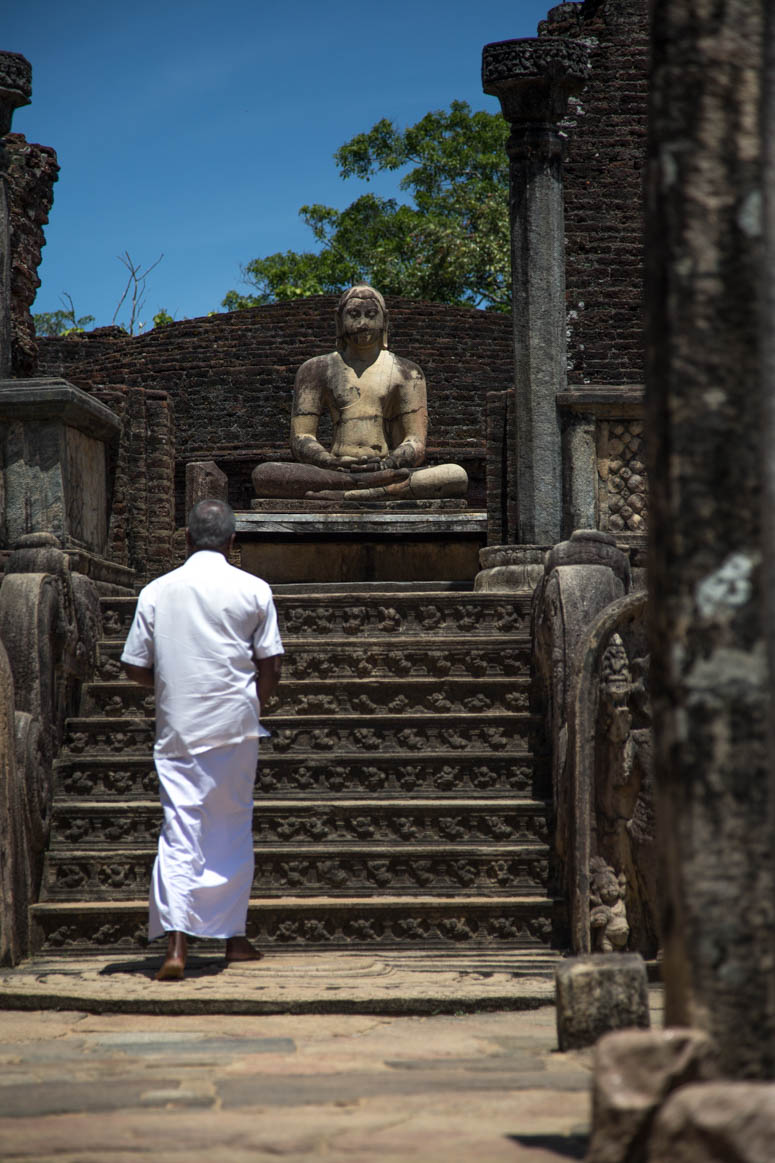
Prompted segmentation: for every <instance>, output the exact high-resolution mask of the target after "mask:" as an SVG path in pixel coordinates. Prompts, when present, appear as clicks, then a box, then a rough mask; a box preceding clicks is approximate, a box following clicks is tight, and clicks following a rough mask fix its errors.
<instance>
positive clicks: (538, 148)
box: [482, 39, 589, 547]
mask: <svg viewBox="0 0 775 1163" xmlns="http://www.w3.org/2000/svg"><path fill="white" fill-rule="evenodd" d="M588 72H589V50H588V47H587V45H586V44H585V43H584V42H583V41H571V40H560V39H557V40H554V39H551V40H550V39H546V40H543V39H542V40H538V39H526V40H507V41H501V42H499V43H496V44H488V45H485V47H484V50H483V54H482V87H483V89H484V91H485V93H490V94H492V95H493V96H496V97H498V99H499V100H500V103H501V108H502V110H503V115H504V117H505V118H506V120H507V121H508V122H509V124H510V126H511V135H510V137H509V139H508V143H507V150H508V155H509V162H510V170H509V172H510V191H511V192H510V200H509V207H510V209H509V216H510V223H511V277H512V295H513V307H512V310H513V320H514V355H515V370H514V385H515V397H516V399H515V421H516V466H517V467H516V472H517V506H518V540H519V542H520V543H521V544H534V545H545V546H547V547H548V546H550V545H554V543H555V542H556V541H559V539H560V537H561V532H562V530H561V525H562V451H561V440H560V424H559V418H558V413H557V405H556V396H557V393H558V392H559V391H561V390H562V389H563V388H564V387H565V383H566V310H565V250H564V215H563V189H562V153H563V141H562V137H561V135H560V131H559V122H560V120H561V119H562V117H563V116H564V114H565V111H566V107H567V102H568V97H569V96H570V95H571V94H572V93H575V92H578V91H579V90H580V89H581V88H582V86H583V84H584V81H585V79H586V77H587V75H588Z"/></svg>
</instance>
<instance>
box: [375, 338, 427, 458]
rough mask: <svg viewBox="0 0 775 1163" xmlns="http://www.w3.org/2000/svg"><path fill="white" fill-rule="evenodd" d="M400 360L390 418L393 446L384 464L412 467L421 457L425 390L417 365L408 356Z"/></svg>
mask: <svg viewBox="0 0 775 1163" xmlns="http://www.w3.org/2000/svg"><path fill="white" fill-rule="evenodd" d="M402 364H403V366H402V367H401V369H400V371H401V378H400V381H399V383H398V384H397V387H396V391H395V395H394V400H393V409H392V416H391V419H390V434H391V443H392V444H393V449H392V452H391V453H390V456H388V457H387V458H386V462H385V465H386V467H390V468H416V467H417V466H418V465H421V464H422V463H423V461H424V460H425V443H426V440H427V436H428V394H427V390H426V387H425V376H424V375H423V374H422V372H421V371H420V369H419V368H418V367H417V365H416V364H414V363H410V362H409V361H408V360H404V361H402Z"/></svg>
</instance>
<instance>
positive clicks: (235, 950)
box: [226, 937, 264, 964]
mask: <svg viewBox="0 0 775 1163" xmlns="http://www.w3.org/2000/svg"><path fill="white" fill-rule="evenodd" d="M263 956H264V954H263V953H262V952H261V951H260V949H256V948H255V946H253V945H251V943H250V941H248V939H247V937H228V938H227V940H226V961H227V964H228V962H230V961H260V960H261V958H262V957H263Z"/></svg>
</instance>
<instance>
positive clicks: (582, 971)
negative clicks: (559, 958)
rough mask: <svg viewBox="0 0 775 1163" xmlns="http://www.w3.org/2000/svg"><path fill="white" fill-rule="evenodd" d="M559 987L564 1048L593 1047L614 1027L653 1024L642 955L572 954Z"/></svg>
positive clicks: (559, 1035)
mask: <svg viewBox="0 0 775 1163" xmlns="http://www.w3.org/2000/svg"><path fill="white" fill-rule="evenodd" d="M556 986H557V993H556V1001H557V1039H558V1042H559V1046H560V1049H561V1050H572V1049H578V1048H580V1047H582V1046H591V1045H593V1043H595V1042H596V1041H597V1039H598V1038H599V1037H601V1035H602V1034H606V1033H608V1032H609V1031H611V1030H620V1029H623V1028H626V1027H632V1026H640V1027H646V1026H648V1024H649V1007H648V983H647V980H646V966H645V964H644V962H643V958H642V957H639V956H638V955H637V954H633V953H598V954H593V955H592V956H590V957H571V958H569V959H568V960H567V961H564V962H562V964H561V965H560V966H559V967H558V969H557V977H556Z"/></svg>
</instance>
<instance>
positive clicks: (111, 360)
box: [39, 295, 513, 521]
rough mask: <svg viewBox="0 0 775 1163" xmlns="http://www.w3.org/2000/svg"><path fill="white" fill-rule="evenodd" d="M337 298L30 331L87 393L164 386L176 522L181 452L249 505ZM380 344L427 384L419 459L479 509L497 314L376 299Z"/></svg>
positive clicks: (51, 369)
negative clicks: (255, 479)
mask: <svg viewBox="0 0 775 1163" xmlns="http://www.w3.org/2000/svg"><path fill="white" fill-rule="evenodd" d="M336 302H337V297H336V296H332V295H321V296H314V297H312V298H309V299H302V300H299V301H297V302H293V303H282V304H273V305H270V306H266V307H256V308H253V309H251V310H249V311H239V312H235V313H233V314H224V315H214V316H210V317H207V318H202V319H191V320H185V321H183V322H179V323H173V324H170V325H169V326H168V327H162V328H157V329H155V330H154V331H152V332H149V333H148V334H147V335H141V336H135V337H129V336H126V335H123V333H121V332H119V331H118V330H117V329H116V328H98V329H97V330H95V331H93V332H90V333H87V334H85V335H80V336H71V337H68V338H66V339H41V340H39V348H40V368H41V372H42V373H44V374H52V375H54V374H56V375H62V376H64V377H65V378H66V379H68V380H69V381H70V382H71V383H74V384H77V385H78V386H79V387H83V388H85V389H87V390H92V389H94V388H95V387H97V386H98V385H101V386H109V385H114V384H116V385H118V384H126V385H129V386H133V387H140V386H143V387H145V388H146V389H150V388H156V389H162V390H164V391H166V392H168V393H169V395H170V397H171V399H172V401H173V403H174V408H175V439H176V445H177V456H178V463H177V474H176V475H177V486H176V494H177V505H178V510H177V511H178V521H180V520H181V518H182V511H183V499H182V498H183V483H182V482H183V471H184V465H185V462H186V461H187V460H192V459H199V458H201V457H204V456H205V455H206V456H207V457H211V458H213V459H215V460H216V462H217V463H218V464H219V466H220V467H221V468H223V469H224V471H226V472H227V475H228V476H229V496H230V499H231V500H232V503H234V504H235V505H236V506H237V507H239V508H244V507H246V505H247V504H248V503H249V499H250V496H251V489H250V484H249V477H250V470H251V469H252V468H253V466H254V465H255V464H256V463H258V462H259V461H260V460H262V459H271V458H273V457H275V456H286V457H287V456H289V455H290V454H289V450H288V430H289V426H290V416H291V401H292V395H293V380H294V376H295V374H296V370H297V369H298V367H299V365H300V364H301V363H303V362H304V360H305V359H309V358H310V357H311V356H313V355H319V354H321V353H323V352H326V351H331V350H332V349H333V347H334V340H335V327H334V308H335V306H336ZM388 307H389V309H390V325H391V330H390V345H391V348H392V349H393V350H395V351H396V352H397V353H398V354H400V355H403V356H406V357H407V358H408V359H412V360H414V361H415V363H418V364H419V365H420V367H421V368H422V369H423V371H424V372H425V375H426V379H427V381H428V398H429V411H430V421H431V423H430V433H429V448H430V455H429V461H431V462H434V461H435V462H438V461H440V460H459V461H460V462H461V463H463V465H464V466H465V467H466V469H467V470H468V471H469V475H470V476H471V478H472V496H471V498H470V499H471V500H472V501H473V503H475V504H481V505H484V447H485V439H486V437H485V407H486V395H487V392H488V391H492V390H505V389H507V388H509V387H511V380H512V364H513V359H512V347H511V321H510V319H509V317H508V316H506V315H500V314H496V313H493V312H487V311H475V310H472V309H469V308H464V307H449V306H447V305H445V304H442V303H418V302H414V301H412V300H408V299H392V300H389V301H388Z"/></svg>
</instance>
